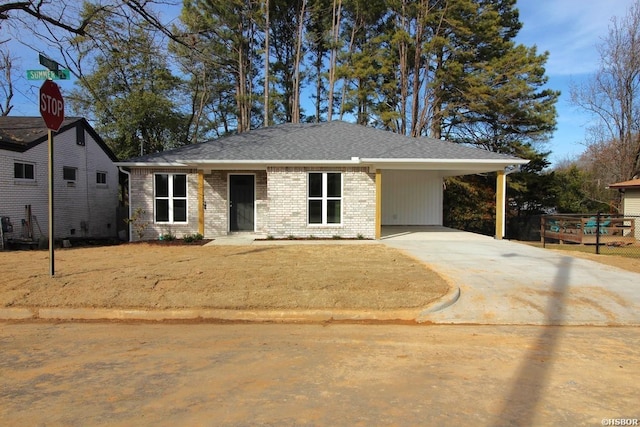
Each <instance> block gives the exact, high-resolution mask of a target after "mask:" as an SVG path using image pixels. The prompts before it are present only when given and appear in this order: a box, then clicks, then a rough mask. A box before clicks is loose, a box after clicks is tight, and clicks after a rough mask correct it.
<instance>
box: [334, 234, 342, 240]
mask: <svg viewBox="0 0 640 427" xmlns="http://www.w3.org/2000/svg"><path fill="white" fill-rule="evenodd" d="M340 239H342V236H338V235H337V234H335V235H334V236H333V240H340Z"/></svg>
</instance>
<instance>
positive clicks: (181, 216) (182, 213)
mask: <svg viewBox="0 0 640 427" xmlns="http://www.w3.org/2000/svg"><path fill="white" fill-rule="evenodd" d="M173 221H174V222H187V201H186V200H184V199H183V200H174V201H173Z"/></svg>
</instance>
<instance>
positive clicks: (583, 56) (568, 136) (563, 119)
mask: <svg viewBox="0 0 640 427" xmlns="http://www.w3.org/2000/svg"><path fill="white" fill-rule="evenodd" d="M635 1H637V0H519V1H518V2H517V8H518V9H519V11H520V21H521V22H522V24H523V27H522V29H521V30H520V33H519V34H518V37H517V38H516V41H517V42H518V43H521V44H524V45H526V46H533V45H535V46H537V48H538V52H545V51H547V52H549V59H548V61H547V67H546V69H547V76H548V77H549V81H548V83H547V87H548V88H550V89H554V90H559V91H561V95H560V98H559V100H558V103H557V105H556V108H557V111H558V117H557V120H558V124H557V130H556V131H555V132H554V134H553V136H552V138H551V139H550V141H549V142H548V143H547V144H546V145H545V146H544V149H545V150H550V151H551V155H550V157H549V160H550V161H551V162H552V165H553V164H557V163H558V162H561V161H564V160H571V159H574V158H576V157H577V156H579V155H580V154H581V153H582V152H583V151H584V148H585V147H584V145H583V142H584V141H585V139H586V138H585V135H586V127H587V126H588V125H589V121H590V119H591V117H590V116H589V115H588V114H586V113H585V112H583V111H581V110H580V109H578V108H577V107H575V106H573V105H572V104H571V103H570V87H571V85H572V84H573V85H579V84H580V83H581V82H584V81H586V80H587V79H589V78H590V76H593V73H594V72H595V71H596V70H597V68H598V64H599V55H598V52H597V49H596V45H597V44H598V43H600V42H601V40H602V38H603V37H605V36H606V35H607V33H608V28H609V25H610V24H611V18H612V17H614V16H616V17H619V18H622V17H623V16H625V15H626V14H627V11H628V9H629V7H630V6H631V5H632V4H633V3H634V2H635ZM21 52H24V54H23V55H24V56H22V57H20V58H19V60H18V63H17V66H18V68H19V71H20V73H21V77H20V79H19V80H18V81H17V93H16V96H15V97H14V102H13V104H14V109H13V110H12V112H11V115H12V116H20V115H24V116H39V115H40V113H39V111H38V104H37V94H38V89H39V86H40V84H41V83H42V82H38V81H28V80H27V79H26V72H27V71H26V70H33V69H42V68H43V67H42V66H41V65H40V64H39V63H38V54H37V49H36V50H33V51H30V50H29V49H28V48H26V47H21ZM14 54H15V53H14ZM54 59H55V57H54ZM57 83H58V84H59V85H60V88H61V90H62V92H63V94H64V91H65V90H70V89H72V87H73V83H72V81H60V80H58V81H57Z"/></svg>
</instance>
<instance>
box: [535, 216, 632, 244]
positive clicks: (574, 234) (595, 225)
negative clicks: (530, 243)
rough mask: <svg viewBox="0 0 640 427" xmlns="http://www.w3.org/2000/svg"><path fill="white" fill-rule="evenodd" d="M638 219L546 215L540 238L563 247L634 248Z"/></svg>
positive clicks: (541, 223) (543, 218)
mask: <svg viewBox="0 0 640 427" xmlns="http://www.w3.org/2000/svg"><path fill="white" fill-rule="evenodd" d="M635 227H636V226H635V218H625V217H623V216H619V215H600V216H598V215H544V216H543V217H542V220H541V222H540V238H541V240H542V242H543V243H545V241H546V240H547V239H550V240H556V241H558V242H560V243H565V242H572V243H578V244H581V245H585V244H586V245H589V244H596V243H600V244H607V245H611V244H631V243H635V241H636V239H635Z"/></svg>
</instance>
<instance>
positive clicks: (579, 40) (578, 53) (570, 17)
mask: <svg viewBox="0 0 640 427" xmlns="http://www.w3.org/2000/svg"><path fill="white" fill-rule="evenodd" d="M634 1H635V0H613V1H593V2H585V1H584V0H523V1H519V2H518V3H517V7H518V9H519V10H520V21H521V22H522V23H523V28H522V30H521V31H520V34H519V35H518V38H517V40H518V42H520V43H522V44H524V45H527V46H532V45H536V46H537V47H538V51H539V52H544V51H548V52H549V60H548V61H547V73H548V74H549V75H583V74H590V73H593V72H594V71H595V70H596V69H597V67H598V63H599V55H598V52H597V50H596V45H597V44H599V43H600V42H601V41H602V39H603V38H604V37H606V35H607V33H608V31H609V25H610V24H611V19H612V18H613V17H614V16H615V17H619V18H622V17H623V16H625V15H626V14H627V11H628V9H629V7H630V6H631V5H632V4H633V3H634Z"/></svg>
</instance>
